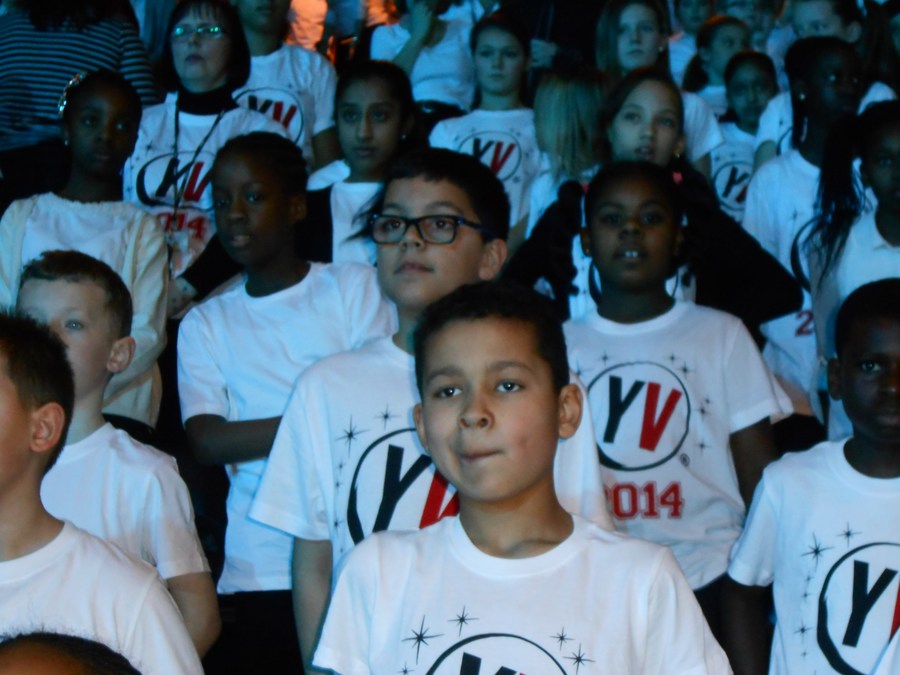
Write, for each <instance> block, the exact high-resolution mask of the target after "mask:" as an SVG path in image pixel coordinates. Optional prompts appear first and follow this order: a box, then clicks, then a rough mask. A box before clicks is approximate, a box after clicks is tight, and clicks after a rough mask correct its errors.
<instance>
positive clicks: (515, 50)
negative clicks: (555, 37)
mask: <svg viewBox="0 0 900 675" xmlns="http://www.w3.org/2000/svg"><path fill="white" fill-rule="evenodd" d="M473 56H474V58H473V61H474V64H475V79H476V81H477V83H478V88H479V90H480V91H481V92H482V94H492V95H494V96H509V95H514V94H516V93H518V91H519V87H520V86H521V84H522V78H524V77H525V73H526V71H527V70H528V57H527V56H526V55H525V50H524V49H523V48H522V45H521V44H519V41H518V40H517V39H516V38H515V36H514V35H512V34H511V33H508V32H506V31H504V30H499V29H494V28H489V29H487V30H485V31H483V32H482V33H481V34H480V35H479V36H478V42H477V43H476V44H475V50H474V54H473Z"/></svg>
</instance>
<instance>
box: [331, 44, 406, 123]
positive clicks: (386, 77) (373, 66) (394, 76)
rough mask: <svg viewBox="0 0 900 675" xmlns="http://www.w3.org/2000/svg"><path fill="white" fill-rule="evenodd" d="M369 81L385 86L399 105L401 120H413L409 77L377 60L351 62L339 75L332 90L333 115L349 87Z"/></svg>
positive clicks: (404, 72)
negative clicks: (375, 81) (377, 81)
mask: <svg viewBox="0 0 900 675" xmlns="http://www.w3.org/2000/svg"><path fill="white" fill-rule="evenodd" d="M369 80H380V81H381V82H383V83H384V84H386V85H387V88H388V94H389V95H390V97H391V98H392V99H394V100H395V101H397V103H399V104H400V114H401V115H402V116H403V119H409V118H415V113H416V101H415V99H414V98H413V93H412V85H411V84H410V82H409V75H407V74H406V71H404V70H403V69H402V68H401V67H400V66H398V65H396V64H394V63H391V62H390V61H379V60H377V59H373V60H371V61H359V62H353V63H351V64H350V65H349V66H348V67H347V68H346V69H345V70H344V71H343V72H342V73H341V76H340V77H339V78H338V81H337V86H336V87H335V89H334V111H335V112H334V114H335V115H337V106H338V103H339V102H340V100H341V98H342V97H343V96H344V93H345V92H346V91H347V89H349V88H350V86H351V85H354V84H356V83H358V82H368V81H369ZM335 121H337V120H335Z"/></svg>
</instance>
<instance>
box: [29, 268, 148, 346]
mask: <svg viewBox="0 0 900 675" xmlns="http://www.w3.org/2000/svg"><path fill="white" fill-rule="evenodd" d="M31 280H37V281H69V282H72V283H78V282H81V281H90V282H92V283H95V284H97V285H98V286H99V287H100V288H101V289H103V293H104V294H105V295H106V310H107V312H109V314H110V317H111V319H112V323H113V326H115V328H116V338H117V339H118V338H123V337H128V336H129V335H130V334H131V319H132V315H133V313H134V310H133V308H132V304H131V293H129V291H128V287H127V286H126V285H125V282H124V281H122V278H121V277H120V276H119V275H118V274H116V273H115V272H114V271H113V269H112V268H111V267H110V266H109V265H107V264H106V263H105V262H102V261H100V260H97V259H96V258H92V257H91V256H89V255H85V254H84V253H79V252H78V251H45V252H44V253H43V254H41V255H40V257H38V258H35V259H34V260H32V261H31V262H30V263H28V264H27V265H26V266H25V269H24V270H22V279H21V281H20V282H19V288H20V289H21V288H22V286H24V285H25V283H26V282H28V281H31Z"/></svg>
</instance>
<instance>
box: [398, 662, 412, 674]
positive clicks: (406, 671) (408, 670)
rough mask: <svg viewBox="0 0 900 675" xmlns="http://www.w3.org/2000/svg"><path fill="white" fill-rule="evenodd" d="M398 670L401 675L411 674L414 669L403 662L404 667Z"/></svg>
mask: <svg viewBox="0 0 900 675" xmlns="http://www.w3.org/2000/svg"><path fill="white" fill-rule="evenodd" d="M397 672H398V673H400V675H409V674H410V673H411V672H413V671H412V668H410V667H409V666H407V665H406V663H405V662H404V663H403V668H401V669H400V670H398V671H397Z"/></svg>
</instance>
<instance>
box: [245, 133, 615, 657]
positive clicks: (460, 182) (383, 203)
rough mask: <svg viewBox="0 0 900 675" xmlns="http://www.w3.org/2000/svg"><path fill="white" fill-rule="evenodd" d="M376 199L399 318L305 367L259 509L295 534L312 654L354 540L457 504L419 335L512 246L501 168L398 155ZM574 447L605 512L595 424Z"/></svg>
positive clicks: (572, 493)
mask: <svg viewBox="0 0 900 675" xmlns="http://www.w3.org/2000/svg"><path fill="white" fill-rule="evenodd" d="M374 209H375V210H374V212H373V213H374V215H373V216H372V217H371V218H370V221H369V227H370V229H369V236H371V237H372V238H373V239H374V240H375V241H376V243H377V245H378V273H379V282H380V285H381V289H382V292H383V293H384V295H385V296H386V297H387V298H388V299H389V300H391V301H392V302H393V303H394V304H395V305H396V307H397V312H398V316H399V328H398V330H397V332H396V333H395V334H394V335H393V336H392V337H385V338H381V339H379V340H373V341H372V342H370V343H369V344H368V345H366V346H364V347H362V348H361V349H357V350H354V351H352V352H346V353H344V354H340V355H337V356H333V357H330V358H327V359H323V360H322V361H320V362H319V363H317V364H315V365H314V366H312V367H311V368H310V369H309V370H307V371H306V372H305V373H304V374H303V375H302V376H301V377H300V380H299V381H298V383H297V386H296V388H295V390H294V393H293V394H292V396H291V400H290V402H289V403H288V407H287V410H286V411H285V415H284V419H283V422H282V424H281V426H280V427H279V430H278V435H277V436H276V438H275V443H274V445H273V448H272V455H271V457H270V460H269V466H268V467H267V469H266V473H265V475H264V476H263V480H262V483H261V484H260V487H259V490H258V491H257V495H256V498H255V500H254V502H253V508H252V509H251V512H250V513H251V516H252V517H253V518H256V519H258V520H261V521H262V522H264V523H267V524H269V525H271V526H273V527H277V528H279V529H281V530H283V531H285V532H289V533H290V534H291V535H293V536H294V537H296V539H295V544H294V560H295V567H294V586H293V588H294V594H295V602H296V606H297V608H298V613H297V622H298V629H299V632H300V635H301V640H302V644H301V646H302V648H303V653H304V654H305V655H306V657H307V658H310V657H312V653H313V649H312V648H313V646H314V643H315V636H316V633H317V631H318V629H319V626H320V624H321V620H322V616H323V613H324V607H325V605H326V602H327V599H328V594H329V589H330V588H331V583H330V579H331V576H332V569H338V568H339V566H340V565H342V563H343V560H344V558H345V557H346V555H347V554H348V553H349V552H350V550H351V549H352V548H353V547H354V545H356V544H358V543H359V542H360V541H361V540H362V539H363V538H365V537H367V536H369V535H370V534H371V533H372V532H375V531H379V530H385V529H391V530H407V529H416V528H419V527H424V526H426V525H429V524H431V523H433V522H435V521H437V520H438V519H439V518H441V517H443V516H445V515H451V514H454V513H456V508H457V501H456V498H455V496H454V494H453V490H452V488H449V487H448V486H447V483H446V480H445V479H444V478H443V477H442V476H440V475H439V474H437V473H436V472H435V469H434V466H433V464H432V463H431V461H430V459H429V457H428V455H427V454H426V453H425V451H424V449H423V448H422V447H421V445H420V444H419V443H418V439H417V438H416V436H415V433H414V430H413V423H412V415H411V411H412V407H413V405H414V404H415V403H416V401H417V400H418V397H417V393H416V390H415V384H414V378H413V363H412V358H411V354H410V352H411V351H412V345H411V341H412V338H411V336H412V331H413V329H414V327H415V325H416V323H417V322H418V321H419V319H420V317H421V315H422V312H423V311H424V310H425V307H426V306H427V305H429V304H430V303H431V302H433V301H435V300H437V299H439V298H441V297H443V296H445V295H447V294H448V293H450V292H451V291H453V290H455V289H456V288H458V287H459V286H461V285H463V284H470V283H473V282H476V281H480V280H490V279H493V278H494V277H495V276H496V275H497V274H498V272H499V271H500V268H501V267H502V265H503V262H504V260H505V258H506V243H505V238H506V234H507V232H508V229H509V202H508V200H507V198H506V196H505V194H504V190H503V186H502V184H501V183H500V181H499V180H498V179H497V178H496V177H495V176H494V175H493V174H492V172H491V171H490V169H488V168H487V167H485V166H484V165H483V164H481V163H480V162H478V160H476V159H475V158H473V157H471V156H469V155H462V154H457V153H454V152H450V151H448V150H436V149H429V150H424V151H422V152H420V153H417V154H413V155H410V156H407V157H406V158H404V159H401V160H399V161H398V162H397V163H396V164H395V165H394V166H393V167H392V169H391V173H390V174H389V176H388V178H387V182H386V184H385V188H384V190H383V192H382V193H381V194H380V195H379V199H378V201H377V202H376V203H375V206H374ZM441 212H443V213H444V214H446V215H445V216H443V219H440V218H438V217H437V216H438V215H440V214H441ZM442 225H443V227H444V229H445V230H446V234H444V232H442V231H441V226H442ZM448 239H450V241H447V240H448ZM564 445H565V448H564V451H563V453H562V454H561V455H560V463H559V467H558V469H559V474H558V475H559V477H560V480H559V482H558V483H557V485H558V487H559V490H560V494H561V498H562V499H563V502H564V503H565V504H566V506H568V507H569V508H570V509H572V510H573V511H575V512H577V513H580V514H583V515H584V516H585V517H587V518H591V519H594V520H596V521H598V522H601V523H604V524H608V522H609V519H608V516H607V513H606V510H605V504H604V501H603V497H602V495H601V494H599V487H600V478H599V473H598V472H599V467H598V465H597V459H596V452H595V450H594V448H593V443H592V439H591V438H590V434H589V433H588V434H579V436H578V437H577V438H575V439H572V440H570V441H567V442H566V443H565V444H564Z"/></svg>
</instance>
